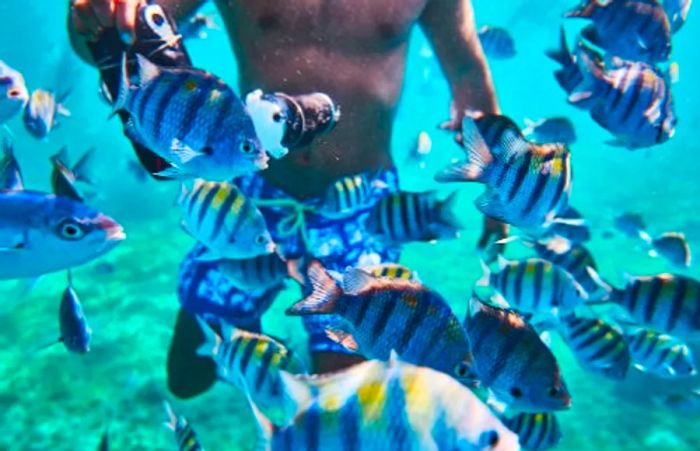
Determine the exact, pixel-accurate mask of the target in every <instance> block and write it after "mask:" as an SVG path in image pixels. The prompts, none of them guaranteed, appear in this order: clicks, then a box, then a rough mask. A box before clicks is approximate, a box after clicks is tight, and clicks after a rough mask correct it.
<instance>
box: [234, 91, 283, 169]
mask: <svg viewBox="0 0 700 451" xmlns="http://www.w3.org/2000/svg"><path fill="white" fill-rule="evenodd" d="M245 105H246V109H247V110H248V113H249V114H250V118H251V120H252V121H253V124H254V125H255V131H256V133H257V135H258V137H259V138H260V142H261V143H262V145H263V147H264V148H265V151H266V152H267V153H268V154H269V155H270V156H271V157H272V158H282V157H283V156H285V155H287V153H289V149H287V148H286V147H285V146H284V145H283V144H282V141H283V140H284V134H285V131H286V129H287V111H286V108H285V105H284V104H283V103H281V101H280V100H279V99H278V98H277V97H275V96H273V95H269V94H264V93H263V92H262V90H260V89H257V90H255V91H253V92H251V93H249V94H248V95H247V96H246V98H245Z"/></svg>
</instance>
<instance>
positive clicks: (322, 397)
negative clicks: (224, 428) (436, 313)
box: [253, 357, 520, 451]
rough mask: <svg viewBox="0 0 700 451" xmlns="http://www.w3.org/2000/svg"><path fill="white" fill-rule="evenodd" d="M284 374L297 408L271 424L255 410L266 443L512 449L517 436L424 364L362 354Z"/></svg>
mask: <svg viewBox="0 0 700 451" xmlns="http://www.w3.org/2000/svg"><path fill="white" fill-rule="evenodd" d="M284 379H285V381H286V382H287V384H288V385H289V386H290V387H293V388H292V389H291V390H290V392H292V393H293V394H294V398H295V399H296V400H297V405H299V406H300V412H299V414H298V415H297V416H296V417H295V418H294V422H293V424H291V425H290V426H288V427H284V428H279V427H275V426H274V425H273V424H271V423H270V422H269V421H268V420H267V419H266V418H265V417H264V415H262V414H261V412H260V411H258V410H257V409H255V406H254V409H253V410H254V412H255V414H256V419H257V421H258V424H259V426H260V429H261V430H262V432H263V434H262V435H263V442H262V443H260V444H259V446H258V449H267V450H273V451H277V450H295V449H299V450H302V449H303V450H375V451H382V450H387V451H390V450H455V451H457V450H464V451H473V450H480V451H487V450H488V451H491V450H493V451H511V450H518V449H520V446H519V445H518V438H517V436H516V435H515V434H514V433H512V432H511V431H509V430H508V429H507V428H506V427H504V426H503V424H502V423H501V421H500V420H499V419H498V418H497V417H496V416H495V415H494V414H493V413H492V412H491V411H490V410H489V408H488V407H487V406H486V405H485V404H484V403H483V402H481V401H480V400H479V398H477V397H476V396H475V395H474V394H473V393H472V392H471V391H470V390H469V389H468V388H466V387H464V386H462V385H460V384H459V383H457V382H456V381H455V380H454V379H452V378H451V377H449V376H447V375H445V374H441V373H439V372H437V371H434V370H432V369H430V368H426V367H418V366H414V365H411V364H408V363H404V362H400V361H398V359H397V358H395V357H392V358H391V359H390V360H389V362H381V361H376V360H373V361H369V362H363V363H360V364H358V365H354V366H352V367H350V368H348V369H346V370H343V371H340V372H337V373H333V374H330V375H324V376H315V377H301V378H292V377H289V376H288V375H286V374H285V375H284Z"/></svg>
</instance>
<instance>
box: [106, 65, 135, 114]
mask: <svg viewBox="0 0 700 451" xmlns="http://www.w3.org/2000/svg"><path fill="white" fill-rule="evenodd" d="M130 92H131V81H130V80H129V60H128V59H127V56H126V53H124V57H123V58H122V67H121V82H120V84H119V93H118V94H117V98H116V100H115V101H114V105H112V113H111V114H110V115H109V119H111V118H113V117H114V116H116V115H117V114H118V113H119V112H120V111H122V110H124V109H125V108H126V105H127V103H128V101H129V95H130Z"/></svg>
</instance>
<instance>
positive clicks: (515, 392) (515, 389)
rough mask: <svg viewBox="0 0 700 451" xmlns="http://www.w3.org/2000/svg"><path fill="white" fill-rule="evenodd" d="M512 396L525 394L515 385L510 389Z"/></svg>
mask: <svg viewBox="0 0 700 451" xmlns="http://www.w3.org/2000/svg"><path fill="white" fill-rule="evenodd" d="M510 396H512V397H513V398H515V399H518V398H520V397H522V396H523V391H522V390H521V389H519V388H518V387H513V388H511V389H510Z"/></svg>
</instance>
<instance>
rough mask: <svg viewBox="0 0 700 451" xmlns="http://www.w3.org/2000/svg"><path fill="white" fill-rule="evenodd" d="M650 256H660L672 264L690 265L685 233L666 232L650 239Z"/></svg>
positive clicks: (688, 247) (685, 266)
mask: <svg viewBox="0 0 700 451" xmlns="http://www.w3.org/2000/svg"><path fill="white" fill-rule="evenodd" d="M649 245H650V246H651V248H652V251H650V252H649V253H650V254H651V255H652V256H660V257H663V258H665V259H666V260H668V261H669V262H670V263H671V264H672V265H674V266H679V267H681V268H687V267H689V266H690V260H691V252H690V245H688V240H686V238H685V235H683V234H682V233H679V232H666V233H663V234H661V235H660V236H658V237H656V238H654V239H653V240H651V242H650V243H649Z"/></svg>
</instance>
